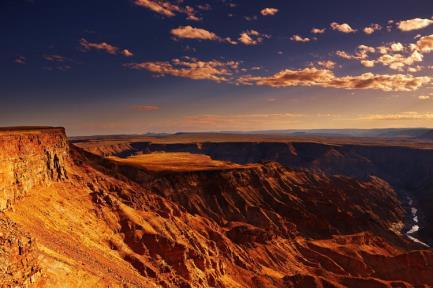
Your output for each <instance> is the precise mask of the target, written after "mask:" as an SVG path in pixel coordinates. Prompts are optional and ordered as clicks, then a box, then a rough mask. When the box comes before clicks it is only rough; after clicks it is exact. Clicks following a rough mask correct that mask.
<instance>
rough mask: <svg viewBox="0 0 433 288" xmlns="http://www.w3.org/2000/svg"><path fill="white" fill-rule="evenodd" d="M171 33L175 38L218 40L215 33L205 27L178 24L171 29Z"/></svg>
mask: <svg viewBox="0 0 433 288" xmlns="http://www.w3.org/2000/svg"><path fill="white" fill-rule="evenodd" d="M171 35H173V36H174V37H176V38H184V39H202V40H213V41H216V40H219V39H220V37H218V36H217V35H216V34H215V33H212V32H209V31H207V30H205V29H201V28H194V27H192V26H180V27H178V28H175V29H172V30H171Z"/></svg>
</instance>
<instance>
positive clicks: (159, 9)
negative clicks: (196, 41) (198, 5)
mask: <svg viewBox="0 0 433 288" xmlns="http://www.w3.org/2000/svg"><path fill="white" fill-rule="evenodd" d="M177 3H181V2H180V1H177ZM134 4H135V5H137V6H140V7H144V8H147V9H149V10H152V11H153V12H156V13H158V14H160V15H163V16H166V17H173V16H175V15H176V13H182V14H185V15H186V16H187V17H186V18H187V19H188V20H192V21H198V20H200V18H199V17H198V16H196V12H195V10H194V8H192V7H191V6H185V7H182V6H180V5H179V4H173V3H171V2H170V1H168V0H134Z"/></svg>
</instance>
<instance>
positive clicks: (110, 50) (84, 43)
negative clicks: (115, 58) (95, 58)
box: [80, 38, 119, 55]
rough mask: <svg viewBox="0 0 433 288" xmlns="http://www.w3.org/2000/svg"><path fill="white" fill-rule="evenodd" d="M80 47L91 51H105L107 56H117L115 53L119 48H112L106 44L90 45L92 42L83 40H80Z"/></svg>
mask: <svg viewBox="0 0 433 288" xmlns="http://www.w3.org/2000/svg"><path fill="white" fill-rule="evenodd" d="M80 45H81V47H83V48H84V49H85V50H91V49H96V50H102V51H105V52H107V53H108V54H112V55H115V54H117V51H118V50H119V48H117V47H116V46H113V45H111V44H108V43H106V42H101V43H92V42H89V41H87V40H86V39H84V38H81V40H80Z"/></svg>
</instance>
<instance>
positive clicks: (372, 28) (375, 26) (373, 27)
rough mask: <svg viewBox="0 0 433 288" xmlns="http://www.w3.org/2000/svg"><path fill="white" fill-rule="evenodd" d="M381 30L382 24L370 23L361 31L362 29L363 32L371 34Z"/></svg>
mask: <svg viewBox="0 0 433 288" xmlns="http://www.w3.org/2000/svg"><path fill="white" fill-rule="evenodd" d="M379 30H382V26H380V25H379V24H371V25H369V26H367V27H365V28H364V29H363V30H362V31H364V33H365V34H367V35H371V34H373V33H374V32H376V31H379Z"/></svg>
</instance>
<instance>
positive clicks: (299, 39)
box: [290, 35, 313, 43]
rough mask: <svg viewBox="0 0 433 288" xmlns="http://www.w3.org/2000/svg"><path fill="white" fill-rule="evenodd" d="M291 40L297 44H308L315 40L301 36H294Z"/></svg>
mask: <svg viewBox="0 0 433 288" xmlns="http://www.w3.org/2000/svg"><path fill="white" fill-rule="evenodd" d="M290 40H292V41H295V42H302V43H307V42H310V41H312V40H313V39H311V38H308V37H302V36H299V35H293V36H292V37H290Z"/></svg>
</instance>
